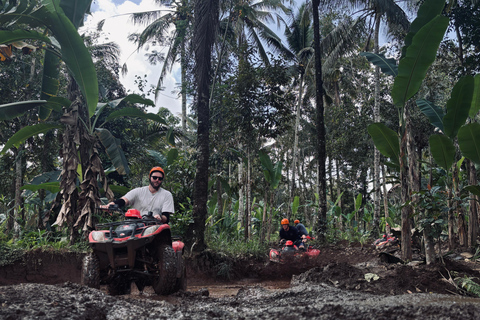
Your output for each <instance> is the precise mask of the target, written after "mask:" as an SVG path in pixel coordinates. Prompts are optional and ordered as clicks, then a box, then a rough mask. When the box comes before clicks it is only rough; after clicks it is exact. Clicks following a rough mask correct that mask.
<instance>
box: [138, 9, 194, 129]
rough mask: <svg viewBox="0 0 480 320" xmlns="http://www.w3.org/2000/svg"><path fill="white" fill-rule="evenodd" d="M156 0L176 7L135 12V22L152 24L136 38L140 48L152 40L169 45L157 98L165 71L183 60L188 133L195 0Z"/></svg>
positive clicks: (182, 69)
mask: <svg viewBox="0 0 480 320" xmlns="http://www.w3.org/2000/svg"><path fill="white" fill-rule="evenodd" d="M155 2H156V3H158V4H160V5H167V6H168V7H169V8H172V9H168V10H165V9H160V10H155V11H148V12H139V13H134V14H133V15H132V19H133V22H134V23H135V24H148V26H147V27H146V28H145V30H143V31H142V33H140V34H139V35H136V36H135V42H137V44H138V48H141V47H143V46H145V45H146V44H147V43H150V42H158V43H159V44H161V45H166V46H168V52H167V54H166V56H165V57H164V58H163V67H162V71H161V72H160V76H159V78H158V82H157V87H156V89H155V99H156V98H157V97H158V94H159V92H160V89H161V86H162V83H163V79H164V77H165V75H166V74H167V73H168V72H170V71H171V70H172V67H173V65H174V64H175V63H177V62H180V70H181V87H182V90H181V95H182V130H183V132H184V133H185V132H186V129H187V83H186V81H187V76H186V75H187V67H188V64H187V55H188V52H190V50H189V49H188V45H189V43H190V41H191V35H192V31H193V30H192V29H193V1H192V0H179V1H174V2H173V3H172V1H170V0H156V1H155ZM172 27H173V28H172ZM152 57H153V56H152Z"/></svg>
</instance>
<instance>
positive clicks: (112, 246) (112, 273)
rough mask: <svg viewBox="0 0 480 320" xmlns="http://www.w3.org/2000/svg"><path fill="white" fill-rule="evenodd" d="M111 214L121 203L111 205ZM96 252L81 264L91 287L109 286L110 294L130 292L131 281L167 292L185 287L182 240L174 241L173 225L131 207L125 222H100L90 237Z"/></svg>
mask: <svg viewBox="0 0 480 320" xmlns="http://www.w3.org/2000/svg"><path fill="white" fill-rule="evenodd" d="M107 211H109V212H110V213H112V212H114V211H118V206H117V205H114V206H110V207H109V209H108V210H107ZM88 241H89V243H90V246H91V248H92V249H93V252H92V253H90V254H88V255H86V256H85V258H84V260H83V266H82V284H83V285H86V286H88V287H91V288H97V289H98V288H100V285H101V284H105V285H107V286H108V293H109V294H110V295H122V294H129V293H130V286H131V283H132V282H135V284H136V285H137V287H138V290H140V291H143V289H144V288H145V287H146V286H152V287H153V289H154V291H155V293H157V294H159V295H167V294H171V293H174V292H177V291H179V290H184V291H185V290H186V287H187V279H186V268H185V263H184V260H183V256H182V254H183V247H184V244H183V242H181V241H172V236H171V233H170V226H169V225H168V224H163V223H162V222H161V221H160V220H158V219H155V218H153V216H152V214H151V213H150V214H149V215H148V216H144V217H143V218H142V216H141V215H140V212H139V211H138V210H136V209H129V210H128V211H127V212H126V214H125V220H124V221H118V222H111V223H104V224H97V225H96V230H95V231H92V232H90V234H89V236H88Z"/></svg>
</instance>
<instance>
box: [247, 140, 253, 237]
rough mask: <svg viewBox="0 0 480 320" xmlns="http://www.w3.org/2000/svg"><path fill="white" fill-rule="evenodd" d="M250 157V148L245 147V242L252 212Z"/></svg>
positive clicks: (248, 235)
mask: <svg viewBox="0 0 480 320" xmlns="http://www.w3.org/2000/svg"><path fill="white" fill-rule="evenodd" d="M250 166H251V156H250V147H247V183H246V187H247V191H246V192H245V193H246V200H247V201H246V202H247V203H246V206H245V241H247V240H248V239H250V212H252V208H251V206H252V200H251V197H252V193H251V192H252V191H251V183H252V182H251V175H250V172H251V168H250Z"/></svg>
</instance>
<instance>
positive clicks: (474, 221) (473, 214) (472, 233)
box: [467, 160, 478, 248]
mask: <svg viewBox="0 0 480 320" xmlns="http://www.w3.org/2000/svg"><path fill="white" fill-rule="evenodd" d="M467 161H468V167H469V169H470V170H468V173H469V184H470V185H471V186H476V185H477V170H476V168H475V163H474V162H473V161H470V160H467ZM470 197H471V200H470V201H469V204H470V208H469V211H468V222H469V223H468V246H469V247H470V248H473V247H475V246H476V245H477V236H478V211H477V209H478V205H477V201H476V200H478V197H477V196H474V195H473V194H471V195H470Z"/></svg>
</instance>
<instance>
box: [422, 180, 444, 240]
mask: <svg viewBox="0 0 480 320" xmlns="http://www.w3.org/2000/svg"><path fill="white" fill-rule="evenodd" d="M416 196H417V202H416V203H415V205H416V207H417V212H421V213H422V214H421V215H420V219H419V221H418V224H419V226H420V228H419V230H420V231H422V230H423V229H425V228H427V227H428V228H427V230H429V232H430V235H431V236H432V237H433V238H437V239H438V238H439V237H440V236H441V234H442V231H443V230H444V228H445V227H446V226H447V223H448V217H447V215H448V211H449V208H448V199H447V193H446V192H445V191H442V187H440V186H435V187H432V188H430V190H422V191H420V192H418V193H416Z"/></svg>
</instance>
